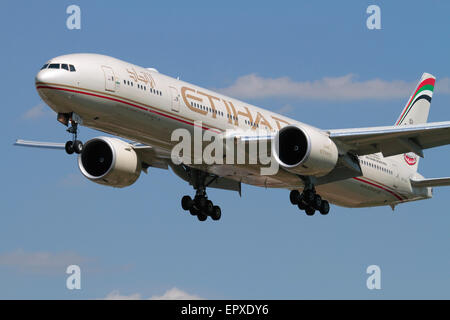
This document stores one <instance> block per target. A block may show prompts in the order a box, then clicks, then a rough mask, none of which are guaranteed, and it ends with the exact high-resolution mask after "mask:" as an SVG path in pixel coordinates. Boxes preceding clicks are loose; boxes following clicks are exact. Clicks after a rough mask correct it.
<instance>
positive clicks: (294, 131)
mask: <svg viewBox="0 0 450 320" xmlns="http://www.w3.org/2000/svg"><path fill="white" fill-rule="evenodd" d="M272 154H273V155H274V157H275V159H276V160H277V161H278V163H279V164H280V166H281V167H282V168H284V169H285V170H287V171H289V172H292V173H295V174H299V175H306V176H323V175H326V174H327V173H329V172H330V171H331V170H333V168H334V167H335V166H336V163H337V160H338V154H339V153H338V149H337V147H336V145H335V144H334V142H333V141H332V140H331V139H330V138H329V137H328V136H327V135H326V134H324V133H323V132H321V131H319V130H317V129H314V128H311V127H306V126H304V127H300V126H294V125H289V126H286V127H283V128H281V129H280V130H279V131H278V133H277V135H276V136H275V139H274V142H273V143H272Z"/></svg>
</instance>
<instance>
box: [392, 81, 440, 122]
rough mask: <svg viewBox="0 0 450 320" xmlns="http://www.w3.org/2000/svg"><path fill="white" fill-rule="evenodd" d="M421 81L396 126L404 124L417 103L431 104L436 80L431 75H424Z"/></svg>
mask: <svg viewBox="0 0 450 320" xmlns="http://www.w3.org/2000/svg"><path fill="white" fill-rule="evenodd" d="M421 80H422V81H421V82H420V83H419V85H418V86H417V88H416V91H414V93H413V94H412V95H411V98H410V99H409V101H408V103H407V104H406V107H405V109H404V110H403V113H402V114H401V115H400V118H399V119H398V121H397V123H396V124H395V125H399V124H400V123H402V122H403V120H404V119H405V118H406V116H407V115H408V113H409V112H410V111H411V109H412V108H413V107H414V105H415V104H416V102H417V101H419V100H422V99H425V100H427V101H428V102H431V97H432V96H433V90H434V83H435V82H436V79H435V78H434V77H433V76H432V75H431V74H428V73H424V75H423V76H422V79H421Z"/></svg>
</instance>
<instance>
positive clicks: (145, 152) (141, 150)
mask: <svg viewBox="0 0 450 320" xmlns="http://www.w3.org/2000/svg"><path fill="white" fill-rule="evenodd" d="M14 145H15V146H20V147H32V148H43V149H60V150H64V147H65V143H62V142H44V141H33V140H22V139H18V140H16V142H15V143H14ZM130 145H131V147H132V148H133V149H134V151H136V153H137V154H138V156H139V159H141V161H142V162H143V164H144V165H145V166H144V167H143V170H144V171H146V169H147V168H148V167H155V168H160V169H168V161H169V160H170V153H168V152H165V151H164V150H160V149H157V148H154V147H152V146H148V145H144V144H141V143H131V144H130Z"/></svg>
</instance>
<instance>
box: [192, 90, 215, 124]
mask: <svg viewBox="0 0 450 320" xmlns="http://www.w3.org/2000/svg"><path fill="white" fill-rule="evenodd" d="M197 93H198V94H201V95H203V96H205V97H208V100H209V104H210V105H211V108H212V109H213V112H212V116H213V118H215V117H216V106H215V105H214V100H213V99H216V100H217V101H220V99H219V98H217V97H214V96H212V95H209V94H207V93H204V92H201V91H197Z"/></svg>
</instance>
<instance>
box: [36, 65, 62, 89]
mask: <svg viewBox="0 0 450 320" xmlns="http://www.w3.org/2000/svg"><path fill="white" fill-rule="evenodd" d="M56 80H57V74H56V72H55V71H54V70H48V69H44V70H41V71H39V72H38V73H37V74H36V77H35V79H34V81H35V83H36V85H38V84H42V83H55V82H56Z"/></svg>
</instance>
